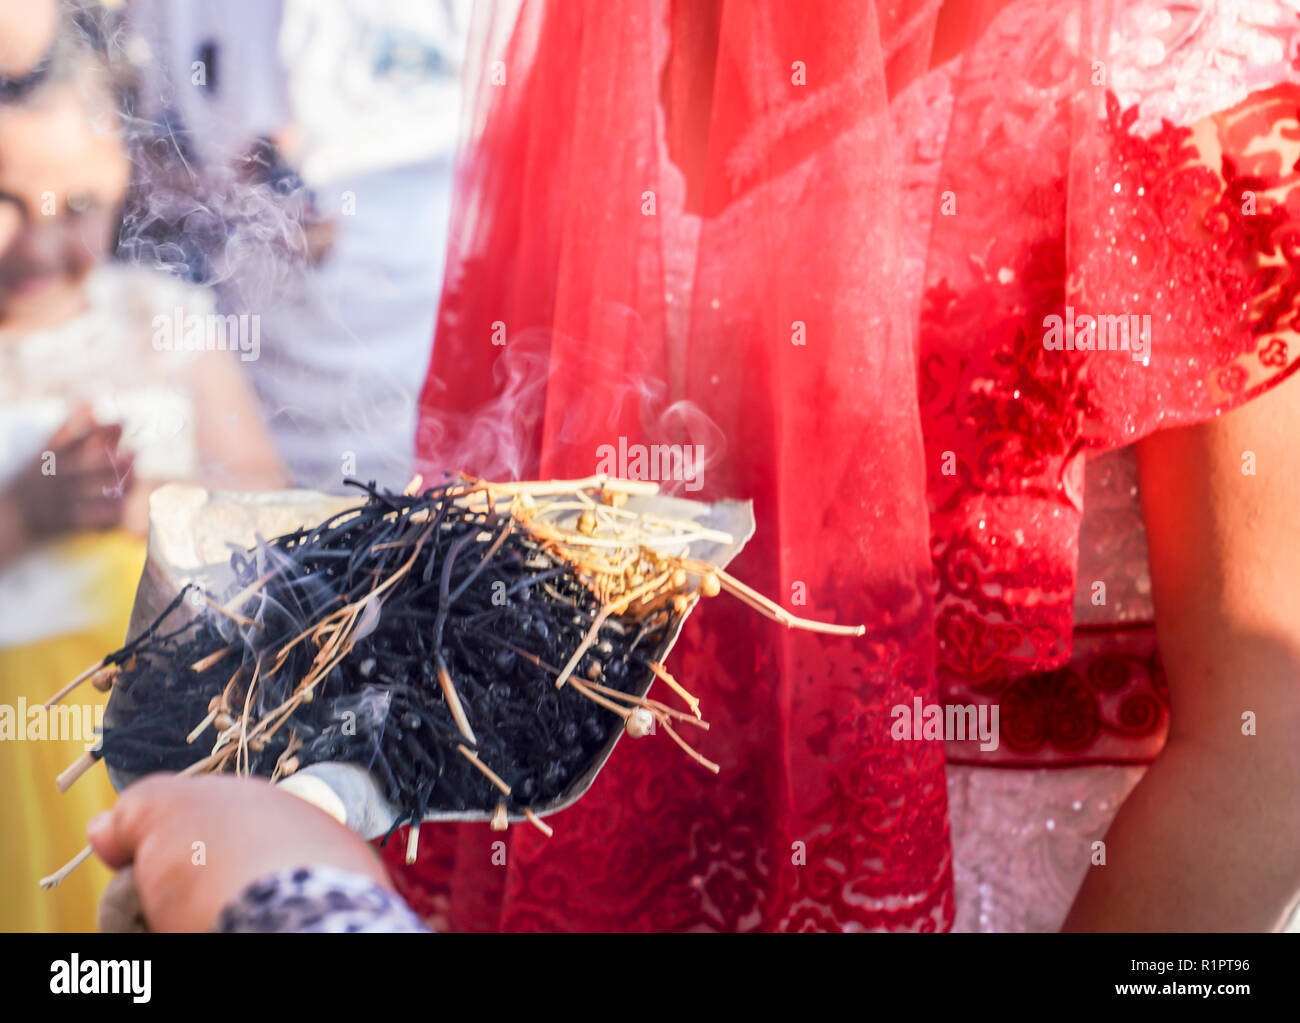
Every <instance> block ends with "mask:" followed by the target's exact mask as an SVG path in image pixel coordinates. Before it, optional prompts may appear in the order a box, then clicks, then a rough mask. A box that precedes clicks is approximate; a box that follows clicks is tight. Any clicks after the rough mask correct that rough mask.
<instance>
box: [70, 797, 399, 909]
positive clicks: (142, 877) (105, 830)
mask: <svg viewBox="0 0 1300 1023" xmlns="http://www.w3.org/2000/svg"><path fill="white" fill-rule="evenodd" d="M87 834H88V835H89V838H90V844H91V846H92V847H93V848H94V850H95V853H96V854H97V855H98V856H99V858H100V859H101V860H103V861H104V862H105V863H106V864H107V865H108V866H110V867H112V868H113V869H115V870H116V869H120V868H122V867H125V866H126V865H127V864H134V872H135V884H136V889H137V891H138V893H139V898H140V904H141V907H142V908H143V910H144V916H145V919H146V920H147V922H148V924H149V927H150V929H151V930H154V931H206V930H210V929H211V928H212V927H213V925H214V924H216V922H217V918H218V917H219V916H220V914H221V910H222V909H223V908H224V907H225V906H226V904H227V903H228V902H230V901H231V900H232V899H234V898H235V897H236V896H237V895H239V893H240V892H242V891H243V890H244V889H245V888H247V887H248V886H249V885H250V884H253V883H254V882H256V881H259V880H261V879H263V878H265V877H268V876H270V875H272V874H275V873H277V872H278V871H281V870H285V869H289V868H292V867H302V866H309V865H310V866H332V867H337V868H339V869H341V870H349V871H352V872H353V873H357V874H362V875H364V876H366V877H369V878H370V879H371V880H372V881H374V882H375V883H376V884H379V885H381V886H382V887H384V888H389V889H391V888H392V884H391V882H390V881H389V880H388V876H387V875H386V874H385V873H384V868H383V866H382V865H381V864H380V862H379V859H378V858H377V857H376V856H375V854H374V852H373V851H372V850H371V848H370V847H369V846H368V845H367V844H366V843H365V842H363V841H362V840H361V839H360V838H358V837H357V836H356V835H355V834H354V833H353V832H351V831H350V830H348V829H347V828H345V827H344V826H343V825H342V824H340V823H338V821H336V820H334V818H332V817H330V816H329V815H328V814H327V813H325V812H324V811H322V810H318V809H317V808H316V807H314V806H312V805H311V804H310V803H308V802H306V801H304V800H302V799H300V798H298V797H297V796H293V795H290V794H289V793H287V792H282V791H280V790H278V789H277V788H275V787H274V786H273V785H271V784H270V783H269V782H266V781H264V780H261V779H257V778H235V777H232V776H229V775H209V776H205V777H201V778H193V777H180V776H177V775H153V776H151V777H149V778H145V779H142V780H141V781H138V782H136V783H135V784H134V785H131V786H130V787H129V788H128V789H127V790H126V791H125V792H123V793H122V795H121V797H120V798H119V799H118V801H117V805H115V806H114V807H113V808H112V809H111V810H108V811H105V812H104V813H102V814H99V815H98V816H96V817H95V818H93V819H92V820H91V822H90V825H89V827H88V828H87Z"/></svg>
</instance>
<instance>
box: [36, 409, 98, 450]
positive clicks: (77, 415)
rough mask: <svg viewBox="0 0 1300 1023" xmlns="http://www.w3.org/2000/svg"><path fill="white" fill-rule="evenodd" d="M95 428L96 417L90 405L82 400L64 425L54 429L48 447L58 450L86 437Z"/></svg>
mask: <svg viewBox="0 0 1300 1023" xmlns="http://www.w3.org/2000/svg"><path fill="white" fill-rule="evenodd" d="M94 428H95V417H94V415H92V413H91V411H90V405H89V404H87V403H86V402H82V403H81V404H79V405H77V406H76V407H75V408H74V409H73V410H72V412H71V413H70V414H69V415H68V418H67V419H65V420H64V421H63V425H62V426H60V427H59V428H58V429H57V430H55V431H54V436H52V437H51V438H50V439H49V441H47V442H46V443H47V447H48V448H49V449H50V450H51V451H58V450H59V449H60V448H63V447H67V446H68V445H70V444H72V443H74V442H76V441H77V440H78V439H80V438H83V437H85V436H86V435H87V434H89V433H90V432H91V431H92V430H94Z"/></svg>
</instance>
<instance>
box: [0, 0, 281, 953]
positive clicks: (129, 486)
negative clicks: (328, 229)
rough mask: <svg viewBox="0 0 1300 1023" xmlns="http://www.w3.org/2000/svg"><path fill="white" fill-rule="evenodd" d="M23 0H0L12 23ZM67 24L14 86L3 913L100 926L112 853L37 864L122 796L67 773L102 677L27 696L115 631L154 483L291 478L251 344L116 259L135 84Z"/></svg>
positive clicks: (173, 288)
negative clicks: (79, 863) (69, 866)
mask: <svg viewBox="0 0 1300 1023" xmlns="http://www.w3.org/2000/svg"><path fill="white" fill-rule="evenodd" d="M26 11H27V6H26V5H25V4H19V3H11V2H10V0H0V36H4V35H5V34H6V33H7V28H6V26H5V22H7V21H9V20H15V19H20V18H22V17H23V16H24V14H25V13H26ZM82 14H83V16H84V12H82ZM59 33H60V39H59V40H58V42H57V43H56V44H55V45H53V46H52V47H51V49H50V50H49V53H48V55H47V57H46V58H44V61H45V62H47V63H48V66H47V67H45V68H44V69H43V72H42V74H41V76H40V80H39V82H37V83H36V84H35V85H34V86H33V87H31V88H27V89H24V90H22V92H21V94H19V95H14V94H12V91H11V94H10V95H5V94H4V92H3V91H2V90H0V805H2V806H3V808H4V811H3V812H4V818H5V819H4V823H5V827H4V830H3V837H2V838H0V876H4V877H5V878H6V880H7V882H8V894H7V896H6V898H5V899H4V900H3V901H0V930H88V929H92V928H93V925H94V913H95V906H96V903H97V901H98V896H99V892H100V890H102V887H103V885H104V884H105V882H106V880H107V876H106V874H105V873H104V872H103V871H102V870H99V868H98V867H97V866H96V867H95V868H94V869H88V870H83V871H78V872H77V874H76V875H74V876H73V877H72V878H70V879H69V880H68V882H67V883H66V884H64V885H63V886H61V887H60V888H58V889H56V890H55V891H53V892H42V891H40V890H39V889H38V887H37V880H38V879H39V878H40V877H41V876H43V875H45V874H47V873H49V872H51V871H52V870H53V869H54V868H56V867H58V866H59V865H61V864H62V863H63V862H64V861H66V860H67V859H68V858H70V857H71V856H72V855H73V854H74V853H75V852H76V851H77V850H78V848H80V846H81V844H82V835H83V833H84V829H85V824H86V821H87V819H88V818H89V817H90V816H91V815H92V814H93V813H94V812H95V811H98V810H101V809H103V808H104V807H105V806H107V805H109V804H110V803H111V802H112V794H111V789H110V788H109V785H108V781H107V779H106V777H105V776H104V773H103V771H102V769H96V770H95V771H92V772H91V773H89V774H88V775H87V776H85V777H83V778H82V779H80V780H79V781H78V782H77V784H76V785H75V786H74V787H73V788H72V789H71V790H70V791H69V792H68V793H67V794H64V795H60V794H59V793H58V792H57V791H56V790H55V786H54V778H55V776H56V775H57V774H58V772H59V771H60V770H62V769H63V768H64V767H66V766H67V765H68V764H70V763H71V762H72V761H74V760H76V759H77V758H78V757H79V756H80V755H81V754H82V753H83V752H84V750H85V749H86V748H87V747H88V746H89V745H90V744H91V743H92V742H93V738H94V737H93V734H84V731H85V730H84V729H83V728H80V727H77V726H78V725H81V724H84V722H85V721H92V722H93V721H94V720H97V718H96V712H95V705H98V704H102V702H103V699H104V697H103V696H102V695H100V694H98V693H95V692H93V691H78V692H77V693H76V694H75V695H74V696H73V697H72V701H73V703H72V705H73V707H74V709H75V710H76V711H77V713H75V714H72V715H61V716H57V717H56V716H55V715H53V714H51V715H48V716H46V715H44V714H42V713H39V712H35V711H32V710H31V709H30V708H31V707H32V706H33V705H35V706H37V707H39V705H40V704H41V702H42V701H44V700H45V699H46V698H47V697H48V696H49V695H50V694H51V693H52V692H53V691H54V690H55V689H57V688H58V686H59V685H60V684H61V683H63V682H64V681H66V680H68V679H69V678H71V677H73V676H74V675H76V674H77V673H78V672H80V671H81V670H82V669H83V668H85V667H86V666H87V665H89V664H92V663H94V662H95V661H97V660H98V659H99V658H100V657H102V656H103V654H104V653H105V652H106V651H108V650H111V649H114V648H116V647H117V646H119V645H120V644H121V642H122V639H123V637H124V634H125V631H126V626H127V620H128V617H129V613H130V607H131V602H132V599H133V596H134V592H135V586H136V582H137V581H138V579H139V576H140V571H141V568H142V565H143V556H144V540H143V538H144V533H145V530H146V527H147V512H148V495H149V492H150V490H151V489H152V488H153V487H154V486H156V485H157V484H159V483H161V482H164V481H167V480H190V481H194V482H199V483H203V484H205V485H209V486H219V487H238V488H269V487H275V486H278V485H280V484H281V480H282V473H281V470H280V466H279V463H278V461H277V459H276V458H275V456H274V455H273V454H272V451H271V447H270V444H269V442H268V439H267V435H266V433H265V431H264V428H263V425H262V423H261V421H260V419H259V416H258V413H257V411H256V407H255V405H254V403H253V400H252V397H251V395H250V392H249V390H248V387H247V384H246V383H245V381H244V377H243V374H242V372H241V368H240V366H239V361H240V360H241V358H242V359H244V360H245V361H247V360H248V359H249V358H250V356H251V357H254V358H255V357H256V348H255V346H252V345H248V344H244V345H243V346H242V347H241V346H240V345H239V344H237V343H236V339H234V338H228V339H227V341H228V343H225V342H223V343H221V344H220V345H219V348H220V349H221V350H211V349H212V348H213V347H214V345H213V344H211V343H209V342H211V341H212V339H213V338H215V337H225V334H223V333H222V332H223V331H224V330H225V328H226V327H227V326H228V325H227V324H226V323H225V322H224V321H220V320H214V318H213V317H212V316H211V312H212V307H211V303H210V299H209V298H208V296H207V294H206V293H205V292H203V291H202V290H199V289H196V288H194V287H192V286H190V285H186V284H183V283H181V282H179V281H177V280H175V279H173V278H171V277H168V276H165V275H163V274H157V273H153V272H150V271H146V270H142V269H133V268H128V267H125V266H122V265H119V264H114V263H112V262H110V257H111V255H112V253H113V250H114V248H115V246H116V244H117V240H118V239H117V235H118V230H119V223H120V217H121V208H122V203H123V198H124V195H125V192H126V188H127V182H128V179H129V177H130V173H131V167H130V163H129V161H128V152H127V147H126V145H125V143H124V139H123V119H122V118H121V117H120V116H119V109H120V102H121V94H120V93H119V91H118V86H119V85H120V84H121V83H120V81H119V80H118V78H117V76H116V71H115V68H114V67H113V66H112V62H111V61H109V60H108V59H107V58H106V57H105V56H104V55H103V54H102V53H99V52H96V50H95V49H94V48H92V47H91V46H89V45H87V44H86V43H85V42H84V41H83V39H82V37H81V35H80V33H79V31H78V29H77V27H76V25H74V23H73V21H72V20H71V19H70V18H69V19H66V20H65V23H64V24H62V25H61V26H60V28H59ZM214 324H215V326H216V328H218V329H217V330H216V332H215V333H214V331H213V330H212V327H213V325H214ZM182 327H184V328H186V329H185V330H184V332H183V333H184V334H185V336H179V335H180V334H181V333H182V331H181V328H182ZM87 689H88V687H87ZM24 703H25V705H26V706H24Z"/></svg>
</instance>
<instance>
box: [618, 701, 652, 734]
mask: <svg viewBox="0 0 1300 1023" xmlns="http://www.w3.org/2000/svg"><path fill="white" fill-rule="evenodd" d="M623 727H624V729H626V731H627V734H628V735H630V736H632V738H633V739H640V738H643V737H644V736H647V735H649V734H650V733H651V732H653V731H654V727H655V716H654V715H653V714H651V713H650V711H648V710H646V709H645V708H644V707H637V708H636V709H635V710H633V711H632V713H631V714H629V715H628V716H627V722H626V723H625V724H624V725H623Z"/></svg>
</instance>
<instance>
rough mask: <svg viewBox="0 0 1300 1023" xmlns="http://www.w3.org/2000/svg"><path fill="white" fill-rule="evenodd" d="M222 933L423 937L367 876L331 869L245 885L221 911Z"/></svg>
mask: <svg viewBox="0 0 1300 1023" xmlns="http://www.w3.org/2000/svg"><path fill="white" fill-rule="evenodd" d="M213 930H215V931H217V932H219V933H223V934H247V933H254V932H264V933H290V932H303V931H306V932H324V933H331V934H343V933H349V934H351V933H361V932H372V933H373V932H389V933H393V932H396V933H415V932H426V933H427V932H428V931H429V928H427V927H426V926H425V925H424V924H423V923H422V922H421V921H420V918H419V917H418V916H416V915H415V913H413V912H412V911H411V909H410V907H409V906H407V905H406V903H405V902H403V901H402V900H401V898H400V897H399V896H398V895H397V894H395V893H394V892H391V891H388V890H387V889H385V888H381V887H380V886H379V885H377V884H375V883H374V882H373V881H371V880H370V879H369V878H368V877H364V876H362V875H361V874H354V873H351V872H349V871H346V870H338V869H336V868H334V867H321V866H307V867H294V868H291V869H289V870H282V871H280V873H278V874H275V875H273V876H271V877H267V878H263V879H262V880H261V881H258V882H256V883H255V884H252V885H249V887H247V888H246V889H244V891H243V892H241V893H240V894H239V895H238V896H237V897H236V898H235V899H234V900H233V901H232V902H230V903H229V904H228V905H227V906H226V908H225V909H224V910H222V912H221V917H220V918H219V919H218V921H217V924H216V926H215V927H214V928H213Z"/></svg>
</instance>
